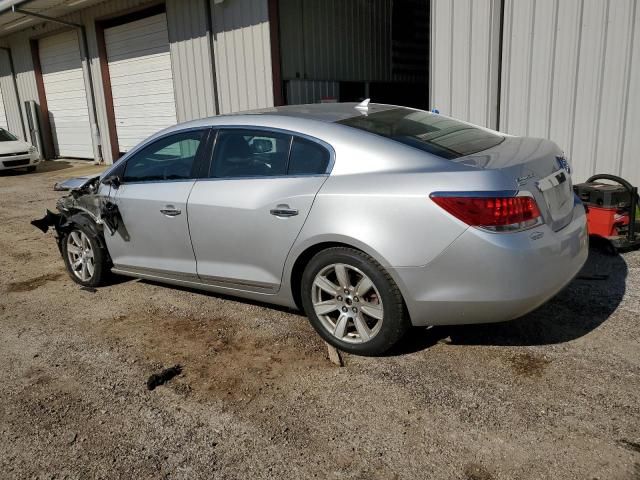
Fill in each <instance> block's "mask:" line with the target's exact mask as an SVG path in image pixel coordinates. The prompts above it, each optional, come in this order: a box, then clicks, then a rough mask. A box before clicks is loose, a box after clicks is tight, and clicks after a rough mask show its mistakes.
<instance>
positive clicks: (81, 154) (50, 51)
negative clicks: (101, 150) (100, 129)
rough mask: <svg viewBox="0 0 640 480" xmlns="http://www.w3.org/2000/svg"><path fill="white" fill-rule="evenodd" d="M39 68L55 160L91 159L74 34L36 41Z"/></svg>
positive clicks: (85, 102)
mask: <svg viewBox="0 0 640 480" xmlns="http://www.w3.org/2000/svg"><path fill="white" fill-rule="evenodd" d="M39 47H40V66H41V67H42V82H43V83H44V91H45V95H46V97H47V108H48V110H49V121H50V123H51V133H52V135H53V143H54V147H55V150H56V156H58V157H76V158H93V146H92V141H91V124H90V122H89V108H88V106H87V93H86V90H85V84H84V74H83V72H82V62H81V60H80V47H79V44H78V34H77V32H76V31H75V30H71V31H68V32H64V33H60V34H58V35H52V36H50V37H46V38H43V39H41V40H40V46H39Z"/></svg>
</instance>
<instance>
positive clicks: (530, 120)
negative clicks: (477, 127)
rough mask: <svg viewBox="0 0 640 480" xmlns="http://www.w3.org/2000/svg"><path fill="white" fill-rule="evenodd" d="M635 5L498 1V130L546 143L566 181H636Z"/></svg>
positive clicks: (639, 124)
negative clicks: (595, 177) (566, 161)
mask: <svg viewBox="0 0 640 480" xmlns="http://www.w3.org/2000/svg"><path fill="white" fill-rule="evenodd" d="M638 3H639V2H638V1H637V0H584V1H581V0H544V1H542V0H537V1H531V2H522V1H519V0H506V3H505V24H504V28H505V31H504V46H503V48H504V54H503V55H504V56H503V82H502V101H501V105H500V112H501V113H500V129H501V130H504V131H506V132H508V133H512V134H517V135H530V136H537V137H546V138H551V139H553V140H554V141H556V142H557V143H558V144H559V145H560V146H561V147H562V148H564V149H565V151H566V152H567V153H568V154H569V156H570V158H571V162H572V164H573V167H574V179H575V180H577V181H582V180H585V179H586V177H588V176H590V175H592V174H594V173H612V174H618V175H621V176H623V177H625V178H628V179H629V180H631V181H632V182H634V183H635V184H640V160H638V158H639V157H640V135H638V132H640V8H639V7H638Z"/></svg>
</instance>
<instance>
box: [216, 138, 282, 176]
mask: <svg viewBox="0 0 640 480" xmlns="http://www.w3.org/2000/svg"><path fill="white" fill-rule="evenodd" d="M290 144H291V135H286V134H282V133H274V132H268V131H259V130H221V131H220V132H219V133H218V138H217V140H216V147H215V156H214V160H213V166H212V169H211V172H210V175H209V176H210V177H213V178H234V177H271V176H274V175H285V174H286V173H287V158H288V157H289V146H290Z"/></svg>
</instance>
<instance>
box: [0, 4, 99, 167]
mask: <svg viewBox="0 0 640 480" xmlns="http://www.w3.org/2000/svg"><path fill="white" fill-rule="evenodd" d="M11 10H12V11H14V12H16V13H20V14H22V15H26V16H29V17H35V18H41V19H42V20H47V21H50V22H55V23H60V24H62V25H66V26H68V27H73V28H77V29H78V30H80V37H81V44H80V48H81V50H82V52H81V55H82V57H83V60H84V65H83V70H84V73H85V74H86V76H87V82H88V84H89V97H90V98H91V109H90V113H91V134H92V135H93V155H94V157H95V161H96V162H97V163H102V162H103V158H102V151H101V149H100V146H101V145H102V141H101V139H100V129H99V128H98V113H97V112H98V111H97V108H96V96H95V92H94V89H93V76H92V74H91V60H90V59H89V44H88V42H87V32H86V29H85V28H84V25H81V24H79V23H73V22H67V21H65V20H59V19H57V18H53V17H49V16H47V15H43V14H41V13H35V12H30V11H28V10H23V9H21V8H17V7H16V6H15V5H14V6H13V7H11Z"/></svg>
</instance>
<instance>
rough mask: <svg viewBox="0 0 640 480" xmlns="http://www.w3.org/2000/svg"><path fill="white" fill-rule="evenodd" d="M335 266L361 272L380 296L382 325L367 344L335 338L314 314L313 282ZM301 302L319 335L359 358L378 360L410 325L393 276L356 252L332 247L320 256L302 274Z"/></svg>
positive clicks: (365, 256)
mask: <svg viewBox="0 0 640 480" xmlns="http://www.w3.org/2000/svg"><path fill="white" fill-rule="evenodd" d="M332 264H345V265H347V266H350V267H355V268H356V269H359V270H360V271H361V272H362V273H364V274H365V275H367V276H368V277H369V279H370V280H371V281H372V282H373V284H374V286H375V289H376V290H377V292H379V295H380V297H381V300H382V306H383V308H382V310H383V315H384V316H383V321H382V324H381V326H380V329H379V331H378V332H377V334H375V336H373V337H372V338H371V339H370V340H368V341H366V342H362V343H351V342H346V341H343V340H340V339H339V338H337V337H335V336H334V335H333V334H332V333H331V332H329V330H328V329H327V327H326V326H325V325H324V324H323V322H322V321H321V320H320V318H319V317H318V315H317V314H316V312H315V310H314V307H313V298H312V295H313V294H312V289H313V282H314V279H315V278H316V275H317V274H318V273H319V272H321V271H322V270H323V269H325V268H326V267H328V266H329V265H332ZM301 298H302V306H303V308H304V311H305V313H306V314H307V316H308V318H309V321H310V322H311V325H312V326H313V328H315V330H316V331H317V332H318V334H319V335H320V336H321V337H322V338H323V339H324V340H325V341H326V342H327V343H329V344H331V345H333V346H334V347H336V348H337V349H339V350H342V351H345V352H349V353H353V354H356V355H367V356H376V355H381V354H383V353H385V352H386V351H387V350H389V349H390V348H391V347H393V346H394V345H395V344H396V343H397V342H398V341H399V340H400V339H401V338H402V337H403V335H404V334H405V332H406V331H407V330H408V329H409V327H410V324H411V322H410V320H409V315H408V312H407V309H406V306H405V304H404V300H403V298H402V294H401V293H400V289H399V288H398V286H397V285H396V283H395V282H394V281H393V279H392V278H391V275H389V273H388V272H387V271H386V270H385V269H384V268H383V267H382V266H381V265H380V264H379V263H378V262H377V261H376V260H375V259H373V258H372V257H371V256H369V255H367V254H366V253H364V252H361V251H360V250H356V249H353V248H347V247H333V248H328V249H326V250H323V251H321V252H319V253H317V254H316V255H315V256H314V257H313V258H312V259H311V261H310V262H309V263H308V264H307V266H306V268H305V270H304V273H303V274H302V282H301ZM354 305H355V304H354Z"/></svg>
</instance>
